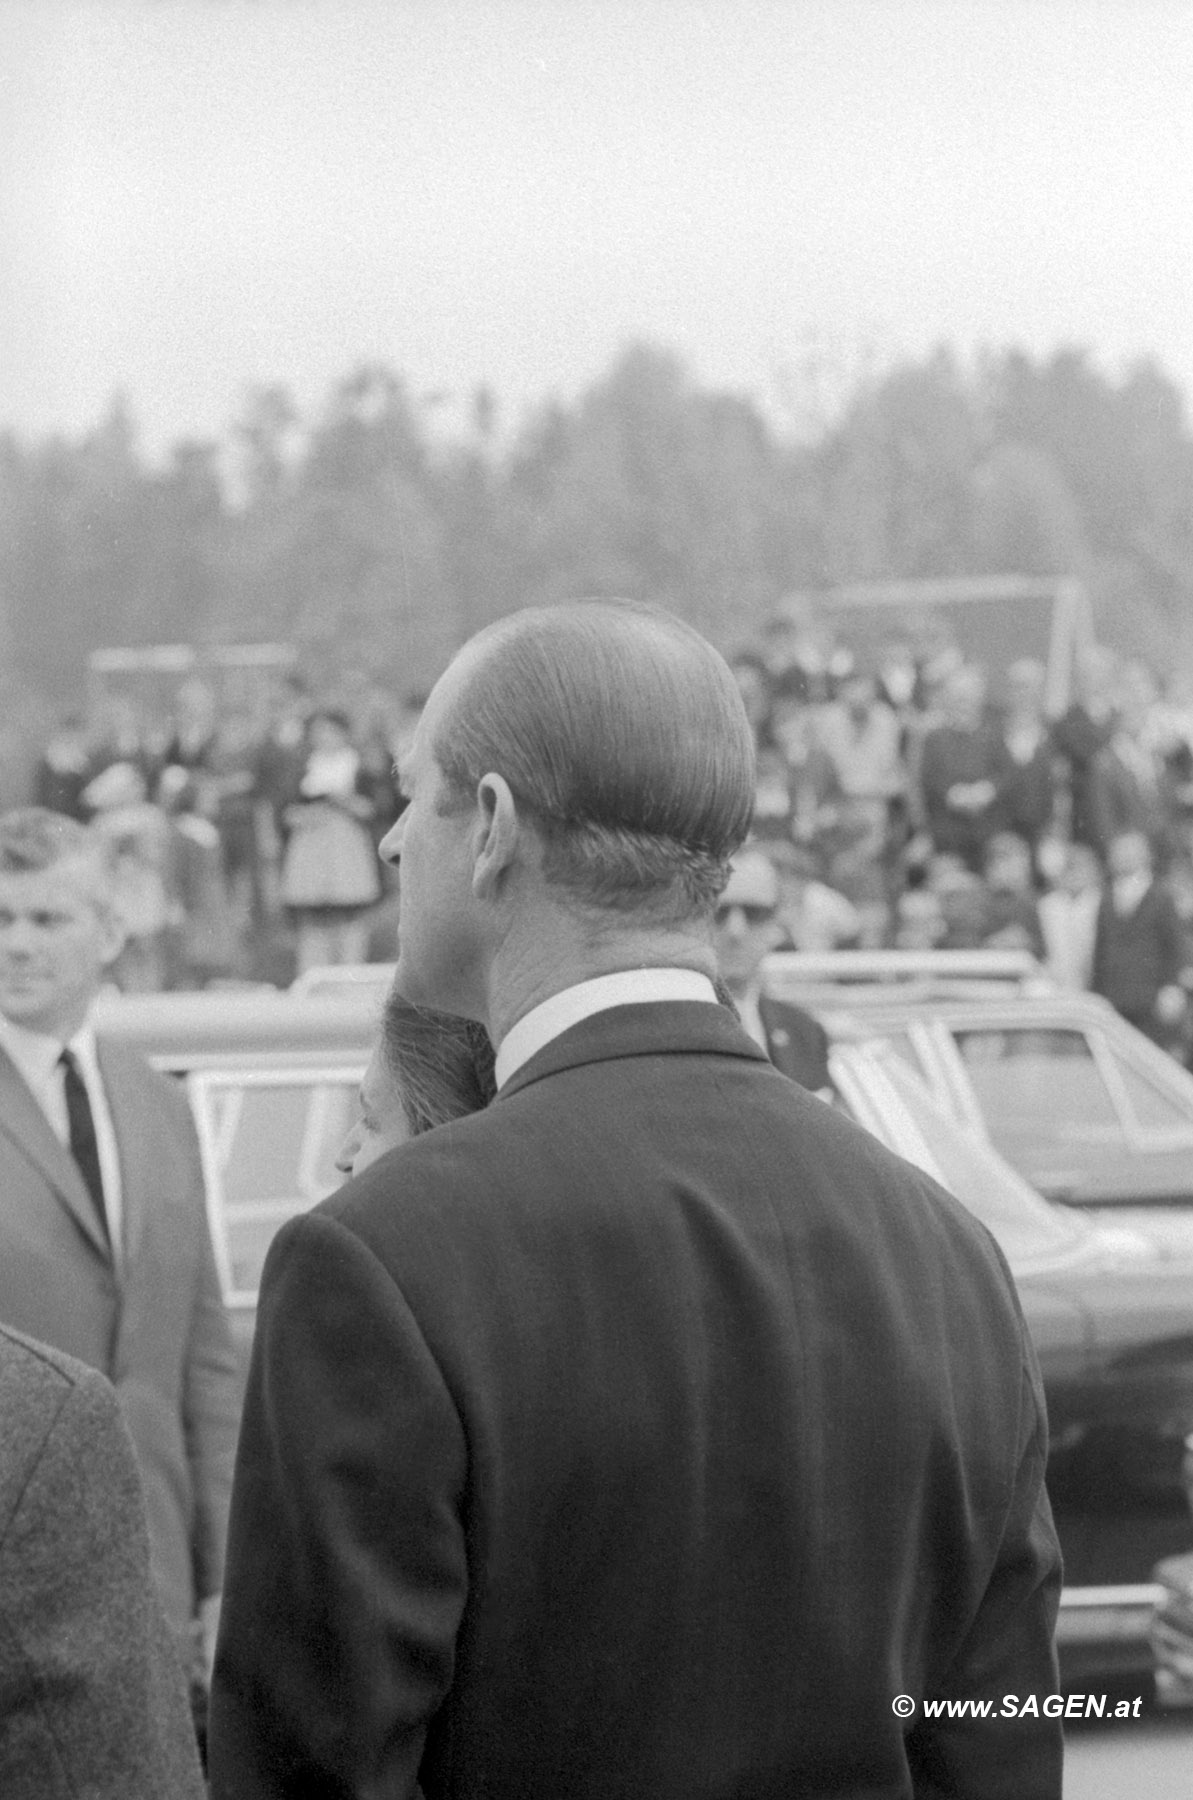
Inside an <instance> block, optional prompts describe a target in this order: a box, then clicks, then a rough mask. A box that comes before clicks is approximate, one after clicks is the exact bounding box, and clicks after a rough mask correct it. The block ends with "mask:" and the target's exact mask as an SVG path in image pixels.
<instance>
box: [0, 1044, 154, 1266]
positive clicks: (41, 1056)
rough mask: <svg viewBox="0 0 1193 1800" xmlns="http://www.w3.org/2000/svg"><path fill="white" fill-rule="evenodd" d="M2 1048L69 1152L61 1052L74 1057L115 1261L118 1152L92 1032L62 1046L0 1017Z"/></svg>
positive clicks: (119, 1214) (119, 1210) (119, 1220)
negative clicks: (92, 1136) (91, 1130)
mask: <svg viewBox="0 0 1193 1800" xmlns="http://www.w3.org/2000/svg"><path fill="white" fill-rule="evenodd" d="M0 1048H2V1049H3V1050H4V1051H5V1052H6V1053H7V1055H8V1057H9V1059H10V1061H11V1062H12V1063H13V1065H14V1066H15V1068H16V1070H17V1072H18V1074H19V1075H20V1076H21V1078H22V1080H23V1081H24V1083H25V1086H26V1087H27V1088H28V1089H29V1091H30V1093H31V1094H32V1095H33V1098H34V1099H35V1100H36V1101H37V1104H38V1105H39V1106H40V1107H41V1110H42V1112H43V1113H44V1114H45V1115H46V1118H47V1119H48V1120H49V1122H50V1126H51V1128H52V1130H53V1132H54V1135H55V1137H56V1138H58V1140H59V1142H60V1143H62V1144H64V1145H65V1146H66V1148H67V1149H68V1150H69V1149H70V1120H69V1118H68V1117H67V1111H66V1090H65V1086H64V1081H65V1075H66V1071H65V1070H64V1069H63V1067H62V1064H61V1063H60V1062H59V1060H58V1059H59V1057H60V1056H61V1055H62V1052H63V1050H64V1049H66V1050H69V1051H70V1052H71V1054H72V1055H73V1057H74V1059H75V1062H76V1063H77V1065H78V1070H79V1075H80V1077H81V1079H82V1082H83V1086H84V1087H85V1088H86V1090H87V1099H88V1102H89V1103H90V1106H91V1117H92V1119H93V1120H94V1123H95V1145H96V1150H97V1152H98V1155H99V1173H100V1179H101V1180H102V1182H103V1184H104V1212H105V1213H106V1215H107V1220H108V1237H109V1239H110V1240H111V1244H112V1253H113V1255H114V1256H117V1257H118V1256H119V1253H120V1244H121V1226H122V1224H123V1220H124V1207H123V1189H122V1187H121V1181H120V1153H119V1151H118V1150H117V1148H116V1128H115V1126H114V1125H113V1124H112V1114H111V1112H110V1111H109V1109H108V1101H107V1096H106V1095H105V1093H104V1084H103V1080H102V1078H101V1076H100V1072H99V1058H98V1056H97V1054H96V1049H95V1032H94V1031H93V1029H92V1027H91V1026H90V1025H89V1024H84V1025H83V1026H82V1027H81V1028H80V1029H79V1030H78V1031H76V1032H75V1034H74V1036H73V1037H72V1038H70V1039H69V1040H68V1041H67V1042H66V1043H65V1044H64V1043H63V1041H62V1039H61V1038H58V1037H46V1036H45V1034H44V1033H42V1032H40V1031H27V1030H26V1029H25V1027H24V1026H23V1025H14V1024H13V1022H12V1020H11V1019H6V1018H5V1017H4V1015H3V1014H2V1013H0Z"/></svg>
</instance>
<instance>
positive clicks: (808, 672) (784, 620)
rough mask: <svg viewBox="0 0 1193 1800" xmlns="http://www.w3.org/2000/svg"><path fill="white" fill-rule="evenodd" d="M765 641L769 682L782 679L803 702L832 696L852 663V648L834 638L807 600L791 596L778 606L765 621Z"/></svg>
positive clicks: (815, 703)
mask: <svg viewBox="0 0 1193 1800" xmlns="http://www.w3.org/2000/svg"><path fill="white" fill-rule="evenodd" d="M765 643H766V649H765V658H766V666H767V668H768V670H769V671H770V676H771V680H772V682H779V681H781V682H783V683H784V685H785V687H786V689H787V691H788V692H789V693H791V694H793V695H794V696H795V697H797V698H798V699H800V700H802V701H803V702H804V703H805V705H809V706H820V705H823V703H824V702H825V701H826V700H831V699H832V698H833V696H834V695H835V693H836V691H837V687H838V685H839V683H840V682H841V681H843V680H844V678H845V677H846V676H847V675H848V674H849V672H850V670H851V669H852V667H853V653H852V651H850V650H849V649H848V648H847V646H845V645H844V644H841V643H838V642H837V640H836V638H835V637H834V634H833V632H832V630H831V628H830V627H829V626H828V625H826V624H825V623H824V621H823V620H821V619H818V618H817V617H816V614H815V611H814V609H813V607H812V606H811V604H810V603H809V602H808V601H807V600H803V599H794V598H793V599H791V600H788V601H786V602H785V603H784V605H783V606H782V607H780V609H779V611H778V612H776V613H775V615H774V616H773V618H771V619H770V620H769V621H768V623H767V626H766V630H765Z"/></svg>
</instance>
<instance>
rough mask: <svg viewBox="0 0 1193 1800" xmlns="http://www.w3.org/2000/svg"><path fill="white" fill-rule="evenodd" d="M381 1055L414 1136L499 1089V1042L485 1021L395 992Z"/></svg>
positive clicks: (474, 1107)
mask: <svg viewBox="0 0 1193 1800" xmlns="http://www.w3.org/2000/svg"><path fill="white" fill-rule="evenodd" d="M381 1054H382V1056H383V1058H384V1060H385V1066H386V1069H387V1070H388V1072H389V1074H390V1075H391V1077H392V1078H393V1080H394V1082H395V1084H396V1086H397V1089H398V1093H399V1095H400V1097H401V1101H402V1110H403V1112H404V1113H405V1114H406V1118H407V1120H408V1122H409V1125H410V1134H411V1136H412V1137H418V1136H419V1134H420V1133H421V1132H424V1131H431V1130H433V1128H434V1127H435V1126H436V1125H447V1124H449V1123H450V1122H451V1120H452V1119H463V1118H466V1117H467V1116H468V1114H469V1113H474V1112H480V1111H482V1110H483V1108H484V1107H486V1106H488V1104H489V1102H490V1100H491V1099H492V1098H493V1096H494V1094H495V1093H496V1092H497V1079H496V1076H495V1075H494V1073H493V1061H494V1059H493V1045H492V1043H491V1042H490V1040H489V1034H488V1032H487V1031H486V1030H485V1028H484V1026H483V1025H478V1024H477V1022H476V1021H475V1020H474V1019H459V1018H456V1017H455V1016H454V1015H453V1014H451V1013H442V1012H433V1011H431V1009H430V1008H429V1007H425V1006H412V1005H411V1004H410V1002H409V1000H404V999H403V998H402V996H401V995H400V994H396V993H390V994H389V995H388V997H387V999H386V1002H385V1007H384V1010H383V1012H382V1015H381Z"/></svg>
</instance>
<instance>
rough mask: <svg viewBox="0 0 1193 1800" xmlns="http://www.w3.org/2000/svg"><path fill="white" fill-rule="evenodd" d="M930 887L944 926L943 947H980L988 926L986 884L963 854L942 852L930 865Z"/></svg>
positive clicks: (941, 946) (942, 932) (938, 941)
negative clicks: (966, 861) (966, 862)
mask: <svg viewBox="0 0 1193 1800" xmlns="http://www.w3.org/2000/svg"><path fill="white" fill-rule="evenodd" d="M928 889H929V892H930V893H932V894H933V895H934V896H935V899H936V903H937V906H938V908H939V913H940V919H941V922H942V927H943V929H942V930H941V933H940V936H939V937H938V939H937V947H938V948H939V949H941V950H978V949H980V948H981V946H982V943H983V939H984V934H985V930H986V884H985V882H984V881H983V880H982V878H981V876H980V875H975V874H974V872H973V870H972V869H970V868H968V867H967V866H966V864H965V863H964V862H963V861H962V859H961V857H959V856H953V855H951V854H944V855H942V854H940V853H939V852H938V853H937V854H936V855H934V856H933V857H932V859H931V862H930V864H929V868H928Z"/></svg>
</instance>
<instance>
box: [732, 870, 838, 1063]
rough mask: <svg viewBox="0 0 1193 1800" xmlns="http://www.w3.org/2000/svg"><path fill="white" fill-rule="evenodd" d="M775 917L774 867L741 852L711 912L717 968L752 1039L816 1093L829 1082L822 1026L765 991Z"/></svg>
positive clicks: (776, 934) (776, 931) (776, 936)
mask: <svg viewBox="0 0 1193 1800" xmlns="http://www.w3.org/2000/svg"><path fill="white" fill-rule="evenodd" d="M778 915H779V880H778V876H777V874H776V872H775V868H774V865H773V864H772V863H771V861H770V860H769V858H768V857H766V856H765V855H763V853H762V852H761V851H760V850H757V849H755V848H753V847H752V846H750V847H748V848H746V849H744V850H739V851H738V853H737V855H736V856H735V857H734V858H733V863H732V867H731V872H730V876H729V880H728V882H727V883H726V886H725V891H724V892H723V894H722V895H721V898H720V900H719V901H718V902H717V909H716V913H715V915H714V926H713V945H714V948H715V950H716V954H717V968H718V970H719V972H720V976H721V980H722V981H723V982H724V984H725V986H726V988H727V989H728V990H729V994H730V997H731V998H732V1000H733V1004H734V1006H735V1007H736V1009H737V1016H738V1018H739V1019H740V1020H741V1023H742V1026H743V1027H744V1029H745V1030H746V1031H748V1032H749V1034H750V1036H751V1037H752V1038H753V1039H754V1041H755V1043H757V1044H760V1045H761V1046H762V1048H763V1049H764V1050H765V1051H766V1053H767V1055H768V1056H769V1057H770V1059H771V1061H772V1062H773V1063H774V1064H775V1067H776V1068H778V1069H780V1070H781V1071H782V1073H783V1074H784V1075H787V1076H789V1077H790V1078H791V1080H792V1081H798V1082H799V1083H800V1085H801V1087H806V1088H811V1089H812V1090H813V1091H814V1092H815V1091H816V1090H818V1089H822V1088H828V1087H829V1086H830V1085H831V1084H830V1081H829V1073H828V1038H827V1036H826V1035H825V1032H824V1028H823V1027H822V1026H821V1025H820V1024H819V1023H818V1022H817V1021H816V1020H815V1019H813V1018H812V1016H811V1015H810V1014H809V1013H806V1012H805V1011H804V1010H803V1008H802V1007H798V1006H791V1005H788V1004H787V1003H785V1002H783V1001H781V1000H775V999H773V998H772V997H771V996H770V995H769V994H767V993H765V992H764V991H763V986H762V963H763V959H764V957H765V956H766V954H767V952H768V951H770V950H773V949H774V948H775V947H776V945H777V944H778V942H779V940H780V938H781V936H782V926H781V925H780V924H779V916H778Z"/></svg>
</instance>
